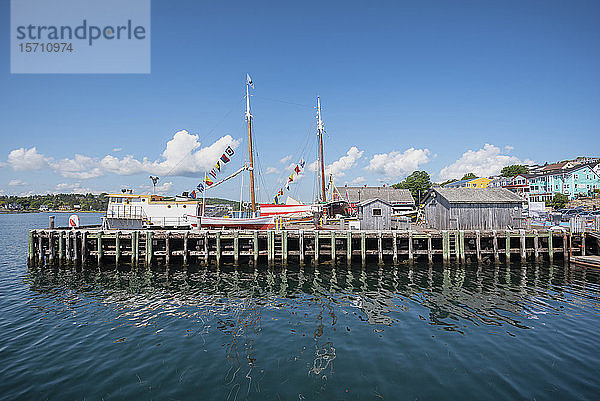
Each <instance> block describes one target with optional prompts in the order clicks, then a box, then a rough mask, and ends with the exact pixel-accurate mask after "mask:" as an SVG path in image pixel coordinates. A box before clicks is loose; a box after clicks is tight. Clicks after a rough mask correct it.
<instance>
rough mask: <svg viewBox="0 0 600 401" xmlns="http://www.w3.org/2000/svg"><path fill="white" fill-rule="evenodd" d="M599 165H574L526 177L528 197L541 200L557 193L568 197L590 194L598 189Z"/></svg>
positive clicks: (533, 200) (534, 200) (599, 180)
mask: <svg viewBox="0 0 600 401" xmlns="http://www.w3.org/2000/svg"><path fill="white" fill-rule="evenodd" d="M599 165H600V164H599V163H591V164H583V165H575V166H574V167H570V168H561V169H554V170H550V172H549V173H546V174H539V175H534V176H531V177H529V178H528V184H529V197H528V199H529V200H530V201H532V202H543V201H547V200H551V199H552V198H553V197H554V195H555V194H557V193H561V194H563V195H566V196H568V197H569V199H575V198H577V197H580V196H590V195H591V194H592V193H593V192H594V190H597V189H600V175H599V174H598V172H597V171H598V167H599Z"/></svg>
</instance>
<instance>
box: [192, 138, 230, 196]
mask: <svg viewBox="0 0 600 401" xmlns="http://www.w3.org/2000/svg"><path fill="white" fill-rule="evenodd" d="M234 153H235V152H234V150H233V149H232V148H231V146H228V147H227V149H225V152H223V154H222V155H221V157H219V159H218V160H217V162H216V163H215V166H214V167H213V168H212V169H211V170H210V171H209V173H208V174H207V175H205V176H204V179H203V180H202V182H201V183H199V184H198V185H196V188H195V189H194V190H193V191H192V192H190V193H189V196H190V198H192V199H196V198H197V197H198V196H200V194H201V193H202V192H204V189H205V188H209V187H210V186H211V185H213V184H214V181H213V180H212V179H211V178H210V177H209V176H208V175H210V176H211V177H212V178H214V179H216V178H217V173H219V172H220V171H221V167H223V166H224V165H225V164H227V163H229V162H230V161H231V156H233V154H234Z"/></svg>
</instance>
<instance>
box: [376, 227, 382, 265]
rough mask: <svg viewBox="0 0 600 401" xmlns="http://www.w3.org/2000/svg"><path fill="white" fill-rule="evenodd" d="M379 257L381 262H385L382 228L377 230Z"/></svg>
mask: <svg viewBox="0 0 600 401" xmlns="http://www.w3.org/2000/svg"><path fill="white" fill-rule="evenodd" d="M377 257H378V259H379V264H380V265H382V264H383V239H382V238H381V230H379V231H377Z"/></svg>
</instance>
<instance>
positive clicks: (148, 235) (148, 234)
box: [146, 230, 152, 268]
mask: <svg viewBox="0 0 600 401" xmlns="http://www.w3.org/2000/svg"><path fill="white" fill-rule="evenodd" d="M151 265H152V231H150V230H148V231H146V266H147V267H148V268H150V266H151Z"/></svg>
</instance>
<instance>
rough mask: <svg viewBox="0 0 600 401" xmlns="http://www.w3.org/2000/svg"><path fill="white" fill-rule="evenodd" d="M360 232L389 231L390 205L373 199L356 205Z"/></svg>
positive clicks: (390, 219)
mask: <svg viewBox="0 0 600 401" xmlns="http://www.w3.org/2000/svg"><path fill="white" fill-rule="evenodd" d="M357 209H358V221H359V224H360V229H361V230H390V229H391V226H392V204H391V203H389V202H386V201H384V200H381V199H378V198H375V199H367V200H365V201H362V202H359V203H358V204H357Z"/></svg>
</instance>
